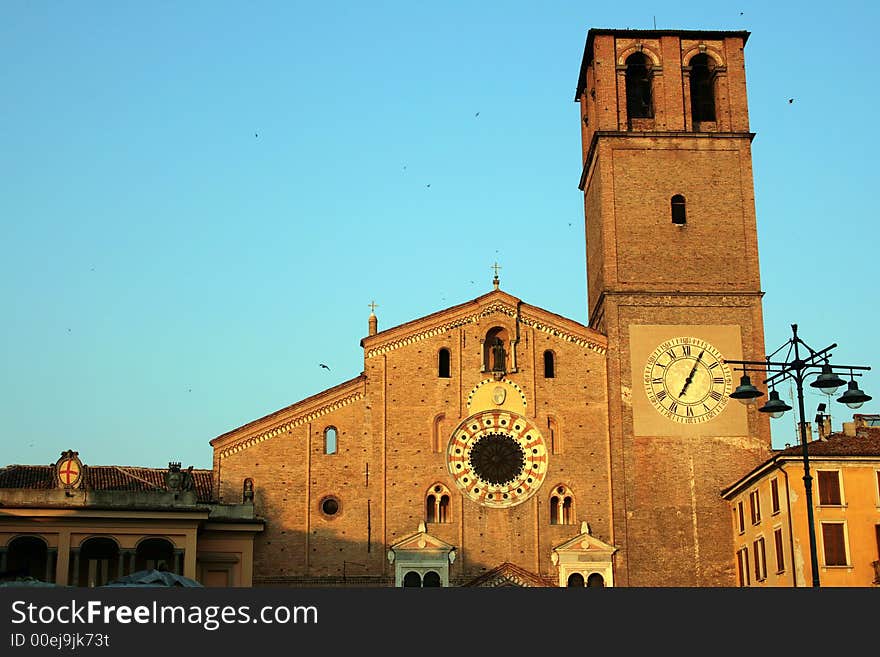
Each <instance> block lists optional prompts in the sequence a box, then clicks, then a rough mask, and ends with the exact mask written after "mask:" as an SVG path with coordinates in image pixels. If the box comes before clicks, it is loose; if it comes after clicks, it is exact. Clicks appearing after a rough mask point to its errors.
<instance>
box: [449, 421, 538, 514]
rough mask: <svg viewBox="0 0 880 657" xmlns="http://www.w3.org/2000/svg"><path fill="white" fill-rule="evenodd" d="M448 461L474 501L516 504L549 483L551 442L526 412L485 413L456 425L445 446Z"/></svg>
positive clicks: (456, 478) (507, 505)
mask: <svg viewBox="0 0 880 657" xmlns="http://www.w3.org/2000/svg"><path fill="white" fill-rule="evenodd" d="M446 465H447V468H448V469H449V474H450V475H451V476H452V478H453V480H454V481H455V483H456V485H457V486H458V487H459V489H460V490H461V491H462V492H463V493H464V494H465V495H466V496H467V497H469V498H470V499H471V500H473V501H475V502H477V503H479V504H482V505H483V506H488V507H496V508H504V507H511V506H516V505H517V504H520V503H522V502H525V501H526V500H527V499H528V498H530V497H531V496H532V495H534V494H535V492H536V491H537V490H538V488H539V487H540V486H541V483H542V482H543V481H544V477H545V475H546V474H547V446H546V444H545V442H544V437H543V436H542V435H541V432H540V431H538V428H537V427H536V426H535V425H534V424H532V423H531V422H529V421H528V420H527V419H526V418H524V417H523V416H522V415H519V414H518V413H512V412H510V411H500V410H499V411H482V412H480V413H477V414H475V415H472V416H471V417H469V418H467V419H466V420H464V421H463V422H462V423H461V424H460V425H458V427H456V429H455V431H454V432H453V434H452V437H451V438H450V440H449V445H448V447H447V448H446Z"/></svg>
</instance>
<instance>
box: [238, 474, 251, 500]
mask: <svg viewBox="0 0 880 657" xmlns="http://www.w3.org/2000/svg"><path fill="white" fill-rule="evenodd" d="M241 498H242V502H243V503H244V504H253V503H254V480H253V479H251V478H250V477H248V478H247V479H245V480H244V486H243V490H242V495H241Z"/></svg>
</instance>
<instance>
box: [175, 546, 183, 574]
mask: <svg viewBox="0 0 880 657" xmlns="http://www.w3.org/2000/svg"><path fill="white" fill-rule="evenodd" d="M182 558H183V550H174V573H175V574H176V575H182V574H183V571H181V570H180V560H181V559H182Z"/></svg>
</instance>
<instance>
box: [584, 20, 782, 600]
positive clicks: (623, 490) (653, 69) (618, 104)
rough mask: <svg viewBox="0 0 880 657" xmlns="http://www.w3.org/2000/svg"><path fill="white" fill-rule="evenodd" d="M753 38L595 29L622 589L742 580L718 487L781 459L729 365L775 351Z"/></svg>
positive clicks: (588, 105)
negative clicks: (759, 193)
mask: <svg viewBox="0 0 880 657" xmlns="http://www.w3.org/2000/svg"><path fill="white" fill-rule="evenodd" d="M747 38H748V32H729V31H679V30H606V29H592V30H590V31H589V33H588V35H587V41H586V47H585V50H584V56H583V61H582V63H581V69H580V76H579V79H578V85H577V93H576V94H575V100H576V102H578V103H579V104H580V118H581V136H582V142H583V162H584V166H583V172H582V174H581V179H580V185H579V187H580V189H581V190H582V191H583V192H584V214H585V232H586V254H587V291H588V292H587V296H588V308H589V324H590V327H591V328H594V329H597V330H599V331H601V332H603V333H605V334H606V335H607V337H608V344H609V348H608V352H607V374H608V376H607V381H608V399H609V410H608V412H609V437H608V438H609V445H610V455H611V458H610V466H609V467H610V480H611V491H610V494H611V500H612V507H613V509H612V520H611V526H610V527H609V528H608V531H609V538H610V540H609V542H610V543H612V544H613V545H615V546H618V547H619V548H620V550H619V552H618V554H617V555H616V562H615V575H614V578H615V582H616V584H617V585H622V586H733V585H735V579H734V543H735V536H734V529H733V523H732V521H731V515H730V511H729V509H728V508H727V506H726V504H725V502H724V501H723V500H722V499H721V495H720V491H721V489H722V488H723V487H724V486H725V485H727V484H729V483H730V482H732V481H735V480H736V479H737V478H739V477H740V476H742V475H743V474H745V473H746V472H748V471H749V470H750V469H751V468H752V467H754V466H755V465H757V464H758V463H759V462H760V461H761V460H763V459H764V458H766V457H767V456H769V453H770V427H769V421H768V419H767V417H766V416H765V415H764V414H762V413H759V412H757V409H756V407H754V406H753V407H749V408H747V407H745V406H743V405H741V404H739V403H738V402H736V401H735V400H732V399H730V398H729V397H728V395H729V394H730V392H731V391H732V390H733V389H734V388H735V387H736V385H738V383H739V377H740V376H741V375H742V373H741V372H739V371H736V370H734V369H733V367H732V366H730V365H728V364H727V363H725V359H733V360H761V359H763V358H764V354H765V351H764V331H763V319H762V310H761V297H762V294H763V293H762V292H761V285H760V277H759V271H758V269H759V267H758V244H757V231H756V226H755V202H754V189H753V180H752V163H751V142H752V139H753V137H754V134H753V133H751V132H750V131H749V117H748V106H747V102H746V80H745V63H744V58H743V49H744V47H745V43H746V40H747ZM755 379H757V381H756V380H755ZM752 382H753V383H755V384H756V385H757V384H759V383H760V378H758V377H755V376H752Z"/></svg>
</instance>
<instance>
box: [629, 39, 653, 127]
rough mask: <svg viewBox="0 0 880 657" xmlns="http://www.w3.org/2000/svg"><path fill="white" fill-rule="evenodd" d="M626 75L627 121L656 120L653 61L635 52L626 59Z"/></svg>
mask: <svg viewBox="0 0 880 657" xmlns="http://www.w3.org/2000/svg"><path fill="white" fill-rule="evenodd" d="M625 75H626V117H627V119H628V120H632V119H651V118H654V96H653V88H652V86H653V77H652V73H651V60H650V59H648V57H647V56H646V55H645V54H644V53H641V52H634V53H633V54H632V55H630V56H629V57H627V58H626V74H625ZM629 127H630V128H632V124H631V123H630V125H629Z"/></svg>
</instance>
